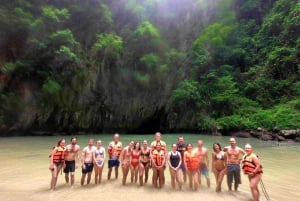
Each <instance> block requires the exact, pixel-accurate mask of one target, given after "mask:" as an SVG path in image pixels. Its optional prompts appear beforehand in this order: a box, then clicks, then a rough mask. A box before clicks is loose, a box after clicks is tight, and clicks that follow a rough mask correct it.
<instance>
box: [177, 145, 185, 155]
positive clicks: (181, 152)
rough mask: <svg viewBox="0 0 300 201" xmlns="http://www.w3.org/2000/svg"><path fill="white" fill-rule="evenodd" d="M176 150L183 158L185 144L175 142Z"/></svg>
mask: <svg viewBox="0 0 300 201" xmlns="http://www.w3.org/2000/svg"><path fill="white" fill-rule="evenodd" d="M177 151H179V153H180V155H181V157H182V158H183V155H184V152H185V151H186V145H185V144H179V143H177Z"/></svg>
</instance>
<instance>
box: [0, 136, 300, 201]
mask: <svg viewBox="0 0 300 201" xmlns="http://www.w3.org/2000/svg"><path fill="white" fill-rule="evenodd" d="M90 137H91V138H94V139H101V140H102V141H103V143H104V146H105V147H106V146H107V145H108V143H109V141H111V137H112V135H90V136H79V141H78V144H79V145H80V146H81V148H83V147H84V146H85V145H86V143H87V140H88V138H90ZM177 137H178V135H177V134H172V135H163V140H165V141H166V142H167V144H168V146H169V147H170V144H171V143H175V142H176V141H177ZM59 138H60V137H57V136H54V137H10V138H0V161H1V163H0V164H1V165H0V173H1V174H0V200H1V201H10V200H11V201H16V200H24V201H27V200H28V201H29V200H30V201H41V200H42V201H52V200H55V201H56V200H74V201H77V200H78V201H79V200H93V201H94V200H100V199H104V200H124V201H130V200H143V201H152V200H155V201H160V200H161V201H173V200H174V201H175V200H176V201H178V200H189V201H193V200H195V201H196V200H197V201H199V200H205V201H219V200H220V201H221V200H222V201H250V200H251V195H250V191H249V187H248V184H249V183H248V179H247V178H246V177H245V176H243V177H242V184H241V185H240V191H239V192H232V193H230V192H228V191H227V187H226V179H224V182H223V186H222V189H223V192H222V193H218V194H217V193H215V192H214V188H215V180H214V177H213V175H212V174H211V175H210V178H211V181H212V187H211V188H210V189H208V188H207V187H206V186H205V185H204V184H203V185H202V186H201V188H200V189H199V190H198V191H197V192H194V191H190V190H189V189H188V188H187V185H185V186H184V188H183V190H182V191H178V190H172V189H171V187H170V178H169V173H168V170H167V169H166V185H165V187H164V188H163V189H161V190H157V189H153V188H152V186H151V185H150V184H149V183H148V184H147V185H146V186H145V187H138V186H136V185H135V184H128V185H127V186H121V177H122V175H121V174H120V175H119V179H118V180H115V179H113V180H111V181H107V180H106V175H107V166H106V167H105V168H104V172H103V180H102V181H103V182H102V184H101V185H97V186H96V185H94V184H93V183H94V181H93V179H92V184H90V185H89V186H84V187H81V186H80V181H79V180H80V176H81V170H80V169H77V170H76V173H75V187H74V188H73V189H71V188H70V187H69V186H67V185H66V184H65V182H64V175H59V179H58V183H57V189H56V191H54V192H52V193H51V192H50V191H49V183H50V177H51V175H50V171H49V170H48V167H49V159H48V154H49V152H50V150H51V147H52V146H53V145H55V144H56V141H57V140H58V139H59ZM184 138H185V142H191V143H193V144H195V143H196V141H197V139H202V140H204V143H205V146H206V147H208V148H209V149H210V150H211V146H212V143H213V142H220V143H221V144H222V146H224V145H227V144H228V137H214V136H203V135H195V134H185V135H184ZM130 139H133V140H137V141H142V140H143V139H147V140H148V141H149V142H150V141H152V140H153V139H154V135H146V136H145V135H121V141H122V142H123V144H127V143H128V141H129V140H130ZM66 140H67V142H68V141H69V137H66ZM237 143H238V145H239V146H241V147H243V146H244V145H245V143H251V144H252V146H253V149H254V152H255V153H256V154H258V155H259V157H260V159H261V162H262V164H263V167H264V174H263V178H262V180H263V183H264V186H265V188H266V190H267V193H268V195H269V197H270V199H271V200H272V201H285V200H288V201H296V200H299V197H300V186H299V180H300V176H299V175H300V168H299V166H300V157H299V151H300V144H294V143H281V144H278V143H276V142H262V141H258V140H256V139H240V138H239V139H237ZM120 173H121V171H120ZM150 176H151V171H150ZM127 181H128V180H127ZM203 183H204V178H203ZM261 200H266V198H265V197H264V194H263V193H262V192H261Z"/></svg>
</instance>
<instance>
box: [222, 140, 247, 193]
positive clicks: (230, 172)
mask: <svg viewBox="0 0 300 201" xmlns="http://www.w3.org/2000/svg"><path fill="white" fill-rule="evenodd" d="M229 142H230V146H227V147H225V148H224V151H225V152H226V153H227V185H228V189H229V191H231V190H232V183H233V179H234V190H235V191H237V190H238V187H239V184H240V183H241V168H240V161H241V159H240V155H241V156H243V155H245V154H246V152H245V151H244V150H243V149H242V148H240V147H238V146H237V145H236V140H235V138H230V139H229Z"/></svg>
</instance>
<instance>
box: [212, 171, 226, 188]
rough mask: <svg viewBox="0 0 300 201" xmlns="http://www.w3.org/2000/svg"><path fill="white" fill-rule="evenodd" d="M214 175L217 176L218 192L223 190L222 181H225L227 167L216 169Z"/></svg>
mask: <svg viewBox="0 0 300 201" xmlns="http://www.w3.org/2000/svg"><path fill="white" fill-rule="evenodd" d="M214 175H215V178H216V184H217V187H216V192H221V191H222V182H223V178H224V175H225V169H223V170H221V171H217V170H216V171H214Z"/></svg>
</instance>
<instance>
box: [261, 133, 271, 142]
mask: <svg viewBox="0 0 300 201" xmlns="http://www.w3.org/2000/svg"><path fill="white" fill-rule="evenodd" d="M260 139H261V140H264V141H269V140H273V139H274V137H273V135H272V134H270V133H264V134H262V135H261V136H260Z"/></svg>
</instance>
